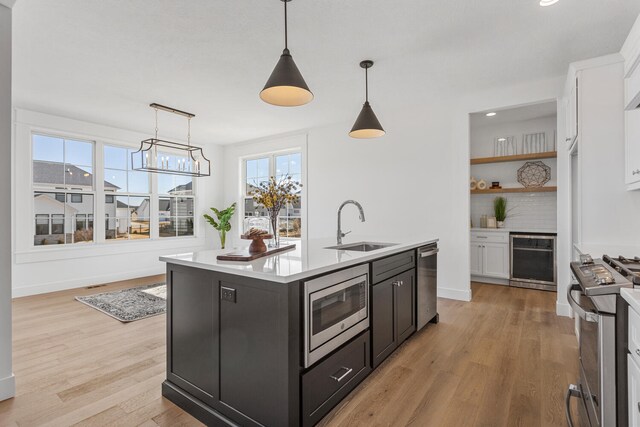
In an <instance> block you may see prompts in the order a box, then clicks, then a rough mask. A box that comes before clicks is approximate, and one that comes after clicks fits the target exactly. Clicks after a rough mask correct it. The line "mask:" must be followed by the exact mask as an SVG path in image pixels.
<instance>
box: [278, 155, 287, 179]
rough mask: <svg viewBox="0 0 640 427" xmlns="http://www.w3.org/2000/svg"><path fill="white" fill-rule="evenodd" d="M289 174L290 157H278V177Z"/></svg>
mask: <svg viewBox="0 0 640 427" xmlns="http://www.w3.org/2000/svg"><path fill="white" fill-rule="evenodd" d="M288 174H289V156H277V157H276V177H280V176H282V175H288Z"/></svg>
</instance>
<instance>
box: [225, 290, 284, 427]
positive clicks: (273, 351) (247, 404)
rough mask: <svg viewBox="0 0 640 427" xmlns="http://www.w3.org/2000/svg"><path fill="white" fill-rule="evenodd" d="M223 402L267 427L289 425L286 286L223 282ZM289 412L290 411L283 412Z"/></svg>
mask: <svg viewBox="0 0 640 427" xmlns="http://www.w3.org/2000/svg"><path fill="white" fill-rule="evenodd" d="M221 286H222V289H226V290H233V292H234V293H235V302H232V301H226V300H222V301H221V302H220V401H221V402H223V403H224V404H225V405H228V406H230V407H231V408H234V409H235V410H237V411H239V412H241V413H243V414H245V415H247V416H249V417H250V418H252V419H254V420H256V421H258V422H259V423H261V424H264V425H270V426H271V425H272V426H284V425H288V424H289V422H288V414H287V412H286V411H283V410H280V411H279V410H278V409H279V408H283V402H287V401H288V399H289V397H288V395H287V392H288V388H287V378H288V374H289V373H288V363H287V360H289V359H288V354H287V348H288V347H287V346H288V339H289V337H288V332H287V331H288V324H287V317H288V309H289V308H288V301H287V294H286V293H284V294H283V293H282V292H279V291H278V290H279V289H281V288H284V287H283V286H279V287H278V286H257V287H256V286H251V285H246V284H243V283H239V282H237V281H234V282H222V283H221ZM285 408H286V407H285Z"/></svg>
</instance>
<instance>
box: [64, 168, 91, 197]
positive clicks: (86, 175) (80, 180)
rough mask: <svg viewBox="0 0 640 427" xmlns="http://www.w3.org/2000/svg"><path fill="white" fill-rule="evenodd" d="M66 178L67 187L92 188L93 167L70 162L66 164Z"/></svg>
mask: <svg viewBox="0 0 640 427" xmlns="http://www.w3.org/2000/svg"><path fill="white" fill-rule="evenodd" d="M64 172H65V173H64V179H65V185H66V187H67V188H69V187H72V188H74V189H83V190H88V191H90V190H92V189H93V168H91V167H89V166H75V165H72V164H69V163H65V165H64Z"/></svg>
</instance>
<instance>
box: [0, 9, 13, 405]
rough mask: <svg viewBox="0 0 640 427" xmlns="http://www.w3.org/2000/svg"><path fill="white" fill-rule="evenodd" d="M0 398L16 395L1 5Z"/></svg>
mask: <svg viewBox="0 0 640 427" xmlns="http://www.w3.org/2000/svg"><path fill="white" fill-rule="evenodd" d="M0 200H3V203H0V400H4V399H8V398H10V397H12V396H14V395H15V380H14V378H13V372H12V368H11V9H9V8H8V7H5V6H2V5H0Z"/></svg>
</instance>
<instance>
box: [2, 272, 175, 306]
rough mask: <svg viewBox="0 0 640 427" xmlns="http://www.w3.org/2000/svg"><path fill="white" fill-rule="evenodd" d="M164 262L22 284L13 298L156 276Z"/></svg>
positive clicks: (14, 289) (14, 291)
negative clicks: (95, 274)
mask: <svg viewBox="0 0 640 427" xmlns="http://www.w3.org/2000/svg"><path fill="white" fill-rule="evenodd" d="M165 271H166V270H165V266H164V263H162V264H160V265H158V266H157V267H152V268H146V269H142V270H134V271H127V272H122V273H115V274H106V275H101V276H92V277H83V278H81V279H77V280H60V281H57V282H49V283H43V284H39V285H31V286H20V287H16V288H13V298H20V297H27V296H31V295H38V294H46V293H49V292H57V291H65V290H68V289H77V288H84V287H86V286H92V285H100V284H103V283H111V282H119V281H121V280H130V279H137V278H139V277H146V276H155V275H158V274H163V273H164V272H165Z"/></svg>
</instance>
